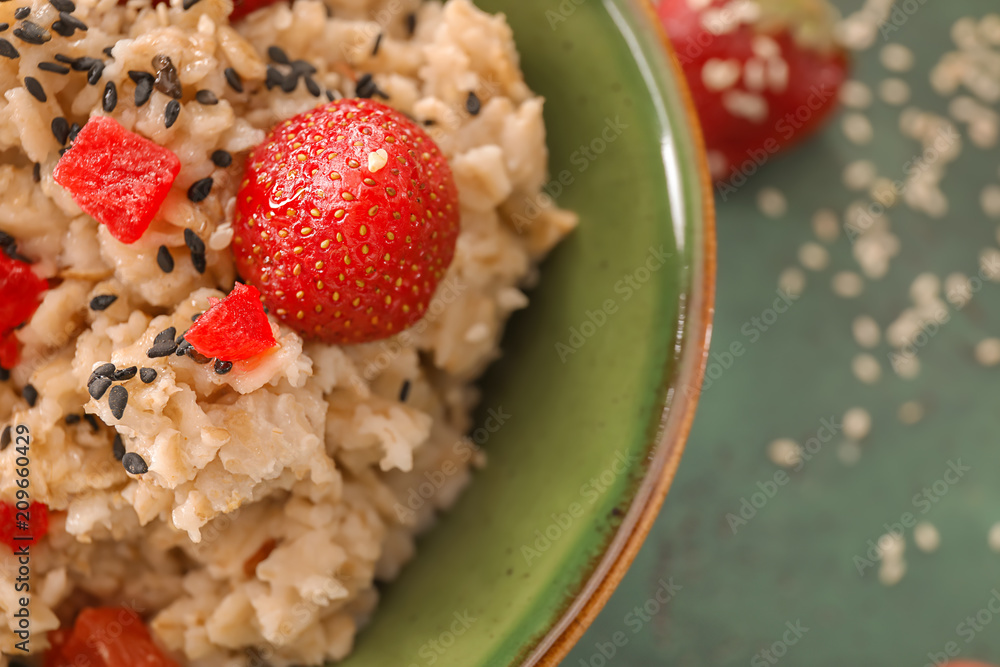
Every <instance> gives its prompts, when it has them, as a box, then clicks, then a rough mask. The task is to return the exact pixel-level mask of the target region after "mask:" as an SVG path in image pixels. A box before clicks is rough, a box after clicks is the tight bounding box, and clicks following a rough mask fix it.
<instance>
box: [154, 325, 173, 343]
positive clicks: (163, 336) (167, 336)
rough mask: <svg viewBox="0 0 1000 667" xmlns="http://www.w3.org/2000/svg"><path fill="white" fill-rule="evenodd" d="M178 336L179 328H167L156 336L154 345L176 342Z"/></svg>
mask: <svg viewBox="0 0 1000 667" xmlns="http://www.w3.org/2000/svg"><path fill="white" fill-rule="evenodd" d="M175 336H177V327H167V328H166V329H164V330H163V331H161V332H160V333H158V334H156V338H154V339H153V344H154V345H156V344H158V343H166V342H168V341H169V342H171V343H173V342H174V337H175Z"/></svg>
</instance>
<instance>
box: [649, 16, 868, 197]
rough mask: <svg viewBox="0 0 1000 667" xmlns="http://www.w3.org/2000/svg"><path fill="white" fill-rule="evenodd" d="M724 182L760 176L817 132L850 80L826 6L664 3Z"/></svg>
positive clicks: (715, 171)
mask: <svg viewBox="0 0 1000 667" xmlns="http://www.w3.org/2000/svg"><path fill="white" fill-rule="evenodd" d="M658 13H659V15H660V20H661V21H662V22H663V25H664V27H665V28H666V31H667V34H668V36H669V37H670V39H671V41H672V42H673V45H674V48H675V50H676V52H677V56H678V58H679V59H680V62H681V65H682V66H683V68H684V73H685V75H686V77H687V81H688V85H689V87H690V89H691V95H692V97H693V98H694V103H695V106H696V107H697V109H698V114H699V116H700V118H701V125H702V130H703V132H704V135H705V143H706V146H707V148H708V157H709V167H710V169H711V171H712V177H713V178H714V179H715V180H716V181H726V180H729V179H730V178H731V177H732V176H734V175H736V174H738V173H742V174H743V175H744V176H747V175H749V174H751V173H754V172H755V171H756V170H757V169H758V168H759V167H760V166H761V165H762V164H763V163H764V162H766V161H767V160H768V159H769V158H770V156H771V155H773V154H775V153H777V152H778V151H780V150H783V149H785V148H787V147H788V146H791V145H792V144H794V143H796V142H798V141H800V140H801V139H803V138H804V137H806V136H808V135H809V134H811V133H812V132H813V131H814V130H816V129H817V128H818V127H819V126H820V125H822V123H823V121H824V120H825V119H826V118H827V116H829V114H830V112H831V111H832V110H833V108H834V107H835V106H836V102H837V92H838V90H839V89H840V85H841V84H842V83H843V82H844V80H845V79H846V78H847V74H848V59H847V54H846V52H845V50H844V49H843V48H842V47H841V46H840V45H838V44H837V42H836V41H835V39H834V24H835V21H836V18H837V14H836V11H835V10H834V9H833V8H832V7H831V6H830V5H829V4H828V2H827V1H826V0H752V1H751V0H660V3H659V5H658Z"/></svg>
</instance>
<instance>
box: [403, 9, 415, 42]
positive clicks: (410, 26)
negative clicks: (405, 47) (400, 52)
mask: <svg viewBox="0 0 1000 667" xmlns="http://www.w3.org/2000/svg"><path fill="white" fill-rule="evenodd" d="M416 30H417V15H416V14H415V13H413V12H410V13H409V14H407V15H406V34H407V35H409V36H410V37H413V33H414V32H416Z"/></svg>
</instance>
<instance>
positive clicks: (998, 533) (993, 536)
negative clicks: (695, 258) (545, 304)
mask: <svg viewBox="0 0 1000 667" xmlns="http://www.w3.org/2000/svg"><path fill="white" fill-rule="evenodd" d="M8 428H10V427H8ZM986 540H987V543H988V544H989V545H990V550H991V551H996V552H997V553H1000V522H997V523H995V524H993V525H992V526H990V532H989V534H988V535H987V538H986Z"/></svg>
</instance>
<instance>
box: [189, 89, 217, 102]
mask: <svg viewBox="0 0 1000 667" xmlns="http://www.w3.org/2000/svg"><path fill="white" fill-rule="evenodd" d="M194 99H195V100H197V101H198V104H204V105H206V106H211V105H213V104H218V103H219V98H218V97H216V96H215V93H213V92H212V91H211V90H204V89H203V90H199V91H198V92H197V93H195V94H194Z"/></svg>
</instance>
